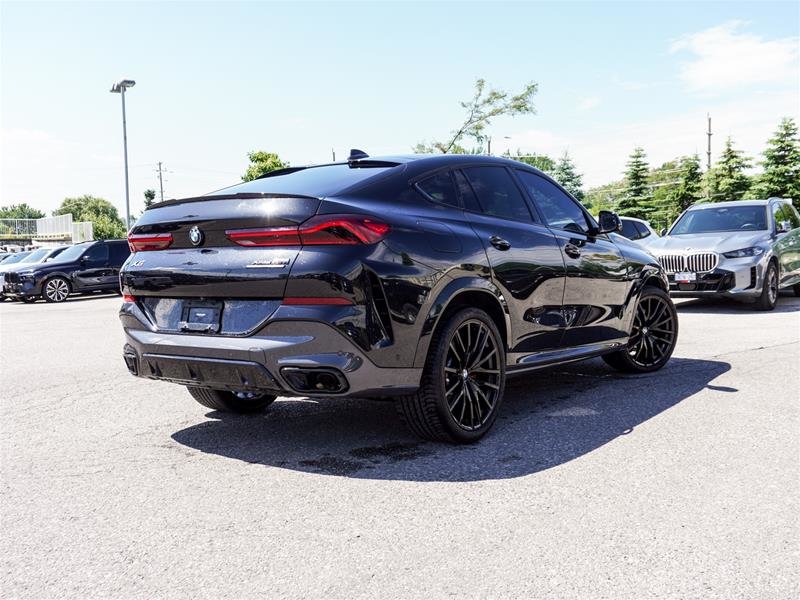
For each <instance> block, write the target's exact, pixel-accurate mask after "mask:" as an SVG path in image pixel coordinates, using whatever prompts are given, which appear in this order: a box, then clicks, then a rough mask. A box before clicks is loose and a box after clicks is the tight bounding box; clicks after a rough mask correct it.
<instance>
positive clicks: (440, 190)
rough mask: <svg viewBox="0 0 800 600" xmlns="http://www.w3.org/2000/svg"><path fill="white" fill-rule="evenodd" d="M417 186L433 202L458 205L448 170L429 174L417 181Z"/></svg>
mask: <svg viewBox="0 0 800 600" xmlns="http://www.w3.org/2000/svg"><path fill="white" fill-rule="evenodd" d="M417 187H418V188H419V189H420V191H422V192H423V193H424V194H425V195H426V196H428V197H429V198H430V199H431V200H433V201H434V202H439V203H441V204H447V205H448V206H455V207H459V206H460V205H459V202H458V194H457V193H456V188H455V186H454V185H453V179H452V178H451V177H450V173H449V172H448V171H442V172H440V173H436V175H431V176H430V177H428V178H427V179H423V180H422V181H420V182H419V183H417Z"/></svg>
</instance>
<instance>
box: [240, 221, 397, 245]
mask: <svg viewBox="0 0 800 600" xmlns="http://www.w3.org/2000/svg"><path fill="white" fill-rule="evenodd" d="M389 230H390V227H389V225H387V224H386V223H382V222H380V221H376V220H375V219H371V218H369V217H363V216H358V215H318V216H316V217H312V218H310V219H309V220H308V221H306V222H304V223H302V224H301V225H299V226H298V227H264V228H260V229H231V230H228V231H226V232H225V235H226V236H227V237H228V239H229V240H230V241H232V242H234V243H236V244H239V245H240V246H301V245H302V246H322V245H339V244H375V243H377V242H379V241H381V240H382V239H383V238H385V237H386V234H388V233H389Z"/></svg>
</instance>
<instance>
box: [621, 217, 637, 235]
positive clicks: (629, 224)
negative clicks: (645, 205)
mask: <svg viewBox="0 0 800 600" xmlns="http://www.w3.org/2000/svg"><path fill="white" fill-rule="evenodd" d="M622 235H624V236H625V237H626V238H628V239H630V240H635V239H638V238H639V230H638V229H636V225H635V224H634V223H633V221H629V220H628V219H622Z"/></svg>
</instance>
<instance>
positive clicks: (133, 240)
mask: <svg viewBox="0 0 800 600" xmlns="http://www.w3.org/2000/svg"><path fill="white" fill-rule="evenodd" d="M171 245H172V234H171V233H131V234H129V235H128V246H129V247H130V249H131V252H145V251H147V250H166V249H167V248H169V247H170V246H171Z"/></svg>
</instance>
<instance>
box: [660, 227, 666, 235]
mask: <svg viewBox="0 0 800 600" xmlns="http://www.w3.org/2000/svg"><path fill="white" fill-rule="evenodd" d="M658 235H660V236H661V237H664V236H665V235H667V228H666V227H662V228H661V231H659V232H658Z"/></svg>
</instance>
